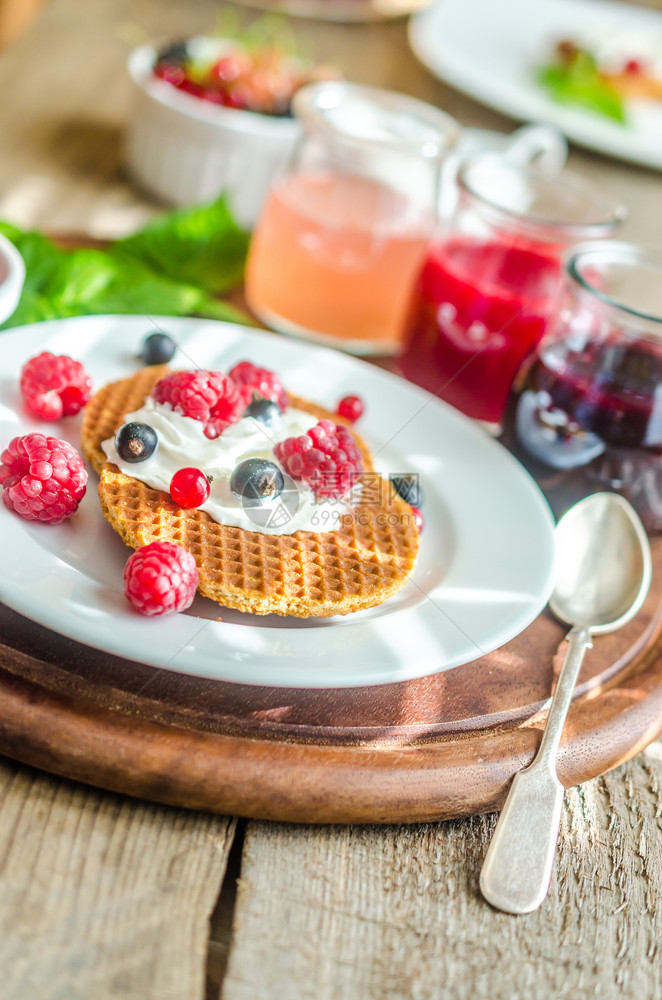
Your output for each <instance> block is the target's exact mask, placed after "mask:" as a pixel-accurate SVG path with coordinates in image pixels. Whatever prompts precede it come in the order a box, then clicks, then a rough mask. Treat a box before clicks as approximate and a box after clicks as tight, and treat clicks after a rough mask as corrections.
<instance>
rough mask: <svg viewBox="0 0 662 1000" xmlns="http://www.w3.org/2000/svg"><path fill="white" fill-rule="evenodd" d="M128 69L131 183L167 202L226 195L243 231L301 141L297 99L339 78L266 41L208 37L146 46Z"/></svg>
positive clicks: (184, 202)
mask: <svg viewBox="0 0 662 1000" xmlns="http://www.w3.org/2000/svg"><path fill="white" fill-rule="evenodd" d="M128 70H129V75H130V77H131V80H132V81H133V85H134V88H133V89H134V95H133V97H134V99H133V107H132V111H131V115H130V118H129V122H128V130H127V141H126V152H125V158H126V163H127V167H128V169H129V172H130V174H131V175H132V177H133V178H134V180H135V181H136V182H137V183H138V185H139V186H140V187H141V188H143V189H145V190H147V191H148V192H150V193H151V194H153V195H156V196H157V197H158V198H159V199H160V200H162V201H165V202H167V203H168V204H172V205H193V204H199V203H201V202H205V201H211V200H212V199H214V198H216V197H218V196H219V195H220V194H221V193H222V192H225V194H226V195H227V197H228V200H229V203H230V207H231V209H232V211H233V213H234V215H235V217H236V218H237V221H238V222H239V223H240V224H241V225H244V226H246V227H251V226H252V225H253V224H254V223H255V221H256V219H257V216H258V214H259V211H260V208H261V206H262V202H263V200H264V197H265V195H266V193H267V190H268V187H269V184H270V183H271V180H272V178H273V176H274V174H275V173H276V172H277V171H278V170H279V169H280V168H281V167H282V166H284V165H285V163H286V162H287V160H288V158H289V156H290V154H291V152H292V151H293V149H294V146H295V143H296V142H297V139H298V138H299V135H300V126H299V124H298V122H297V121H296V120H295V119H293V118H292V117H291V116H290V102H291V99H292V97H293V95H294V93H295V92H296V90H298V89H299V88H300V87H301V86H304V85H305V84H307V83H309V82H312V81H315V80H319V79H324V78H328V77H333V76H337V75H338V74H337V73H335V72H334V71H333V70H332V69H329V68H328V67H323V66H319V65H316V64H314V63H311V62H309V61H305V60H302V59H301V58H299V57H298V56H296V55H294V54H293V53H292V52H290V51H287V50H286V49H283V48H281V47H279V46H278V45H277V44H274V43H272V42H265V43H264V44H262V45H257V44H256V45H247V44H244V43H242V42H241V41H238V40H237V39H228V38H220V37H213V36H196V37H194V38H190V39H186V40H177V41H174V42H168V43H164V44H163V45H160V46H154V45H143V46H141V47H139V48H137V49H135V50H134V51H133V52H132V53H131V56H130V58H129V63H128Z"/></svg>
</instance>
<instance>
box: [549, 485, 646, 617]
mask: <svg viewBox="0 0 662 1000" xmlns="http://www.w3.org/2000/svg"><path fill="white" fill-rule="evenodd" d="M554 544H555V570H554V591H553V593H552V596H551V598H550V601H549V606H550V609H551V610H552V612H553V613H554V615H556V617H557V618H559V619H560V620H561V621H563V622H565V623H566V624H567V625H579V626H582V627H584V628H587V629H589V631H590V632H591V634H593V635H601V634H603V633H605V632H613V631H614V630H615V629H618V628H620V627H621V626H622V625H625V623H626V622H628V621H630V619H631V618H633V617H634V615H636V613H637V611H639V609H640V607H641V605H642V604H643V602H644V598H645V597H646V594H647V592H648V589H649V587H650V581H651V572H652V562H651V553H650V546H649V544H648V539H647V537H646V532H645V531H644V529H643V527H642V524H641V521H640V520H639V518H638V517H637V515H636V514H635V513H634V511H633V509H632V507H631V506H630V504H629V503H628V502H627V500H624V499H623V497H621V496H619V495H618V494H617V493H594V494H593V495H592V496H589V497H586V499H585V500H581V501H580V502H579V503H578V504H575V506H574V507H571V508H570V510H569V511H568V512H567V514H565V515H564V516H563V517H562V518H561V520H560V521H559V523H558V525H557V526H556V531H555V539H554Z"/></svg>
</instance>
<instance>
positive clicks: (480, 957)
mask: <svg viewBox="0 0 662 1000" xmlns="http://www.w3.org/2000/svg"><path fill="white" fill-rule="evenodd" d="M661 782H662V750H661V749H660V745H659V744H656V745H654V746H653V747H651V748H650V749H649V751H648V752H647V754H646V755H644V754H642V755H640V756H639V757H638V758H636V759H635V760H634V761H632V762H631V763H630V764H628V765H625V766H623V767H622V768H620V769H619V770H617V771H614V772H612V773H611V774H608V775H607V776H605V777H604V778H601V779H598V780H595V781H591V782H589V783H587V784H586V785H584V786H583V787H580V788H577V789H573V790H572V791H570V792H569V793H568V795H567V798H566V807H565V813H564V818H563V827H562V834H561V840H560V849H559V855H558V858H557V863H556V867H555V874H554V878H553V882H552V887H551V892H550V895H549V897H548V899H547V900H546V902H545V904H544V905H543V907H542V908H541V909H540V910H539V911H538V912H536V913H534V914H531V915H529V916H527V917H511V916H506V915H505V914H501V913H497V912H495V911H493V910H492V909H491V908H490V907H489V906H487V904H485V903H484V902H483V900H482V898H481V897H480V896H479V894H478V888H477V885H478V875H479V871H480V866H481V863H482V859H483V857H484V854H485V851H486V848H487V843H488V839H489V836H490V834H491V831H492V829H493V824H494V816H486V817H475V818H473V819H470V820H457V821H452V822H448V823H444V824H439V825H433V824H426V825H420V826H417V827H412V828H407V827H391V828H387V829H383V828H375V827H333V828H327V829H314V828H310V827H305V826H284V825H275V824H274V825H267V824H261V823H252V824H249V828H248V833H247V838H246V844H245V849H244V857H243V863H242V872H241V879H240V883H239V893H238V899H237V909H236V911H235V924H234V928H235V929H234V940H233V947H232V951H231V954H230V961H229V967H228V974H227V977H226V980H225V986H224V990H223V993H222V997H223V1000H254V998H255V997H267V996H272V995H275V994H274V993H273V992H272V991H273V984H275V983H277V984H278V991H277V995H278V997H279V1000H313V998H314V1000H386V998H388V1000H428V998H430V1000H438V998H443V1000H454V998H457V1000H466V998H467V997H469V996H470V997H471V998H472V1000H482V998H485V1000H488V998H489V1000H513V998H519V997H526V998H527V1000H548V998H549V997H552V996H553V997H568V998H573V1000H580V998H583V997H600V998H604V1000H611V998H614V1000H616V998H622V997H637V1000H649V998H650V1000H653V998H654V997H659V996H660V989H661V983H662V962H661V952H662V943H661V942H660V929H661V928H662V821H661V818H660V817H661V815H662V791H661V788H660V785H661ZM267 928H268V929H269V931H268V933H266V929H267Z"/></svg>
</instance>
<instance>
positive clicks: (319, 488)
mask: <svg viewBox="0 0 662 1000" xmlns="http://www.w3.org/2000/svg"><path fill="white" fill-rule="evenodd" d="M274 454H275V456H276V458H277V459H278V461H279V462H280V463H281V465H282V466H283V468H284V469H285V471H286V472H287V473H289V475H290V476H291V477H292V479H303V481H304V482H305V483H307V484H308V485H309V486H310V488H311V489H312V490H313V492H314V493H315V495H316V496H317V497H343V496H346V494H347V493H349V491H350V489H351V488H352V486H353V485H354V482H355V481H356V478H357V477H358V476H360V474H361V473H362V472H363V461H362V459H361V452H360V451H359V449H358V446H357V444H356V441H355V440H354V438H353V437H352V435H351V433H350V432H349V431H348V430H347V428H346V427H344V426H341V425H339V424H334V423H333V421H332V420H320V422H319V423H318V424H315V426H314V427H311V429H310V430H309V431H307V432H306V433H305V434H302V435H301V437H292V438H286V439H285V441H281V442H280V443H279V444H277V445H276V447H275V448H274Z"/></svg>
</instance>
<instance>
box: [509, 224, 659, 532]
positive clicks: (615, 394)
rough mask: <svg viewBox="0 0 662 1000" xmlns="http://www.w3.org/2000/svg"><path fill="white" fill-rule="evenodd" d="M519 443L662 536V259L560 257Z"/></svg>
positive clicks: (584, 251)
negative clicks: (557, 289) (594, 486)
mask: <svg viewBox="0 0 662 1000" xmlns="http://www.w3.org/2000/svg"><path fill="white" fill-rule="evenodd" d="M517 434H518V437H519V439H520V441H521V443H522V445H523V446H524V447H525V449H526V450H527V451H528V452H529V453H530V454H531V455H533V456H534V457H535V458H537V459H539V460H540V461H541V462H544V463H545V464H546V465H548V466H551V467H553V468H559V469H570V468H574V467H577V466H586V469H587V475H588V477H589V478H590V479H591V480H592V481H593V482H596V483H600V484H601V485H602V486H606V487H608V488H611V489H614V490H617V491H618V492H621V493H623V494H624V495H625V496H627V498H628V499H629V500H630V501H631V503H632V504H633V506H634V507H635V508H636V509H637V510H638V512H639V514H640V516H641V518H642V520H643V522H644V524H645V525H646V527H647V528H648V529H649V530H653V531H659V530H662V254H659V253H658V254H656V253H654V252H652V251H647V250H645V249H642V248H640V247H637V246H634V245H632V244H628V243H620V242H616V241H613V242H612V241H606V242H603V243H592V244H585V245H582V246H578V247H574V248H573V249H572V250H570V251H569V252H568V253H567V254H566V255H565V257H564V260H563V292H562V296H561V298H560V301H559V304H558V308H557V310H556V312H555V315H554V317H553V319H552V320H551V322H550V325H549V329H548V331H547V333H546V335H545V337H544V338H543V340H542V341H541V343H540V344H539V346H538V349H537V351H536V354H535V358H534V360H533V362H532V363H531V365H530V368H529V370H528V373H527V375H526V377H525V379H524V384H523V391H522V393H521V396H520V399H519V402H518V406H517Z"/></svg>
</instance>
